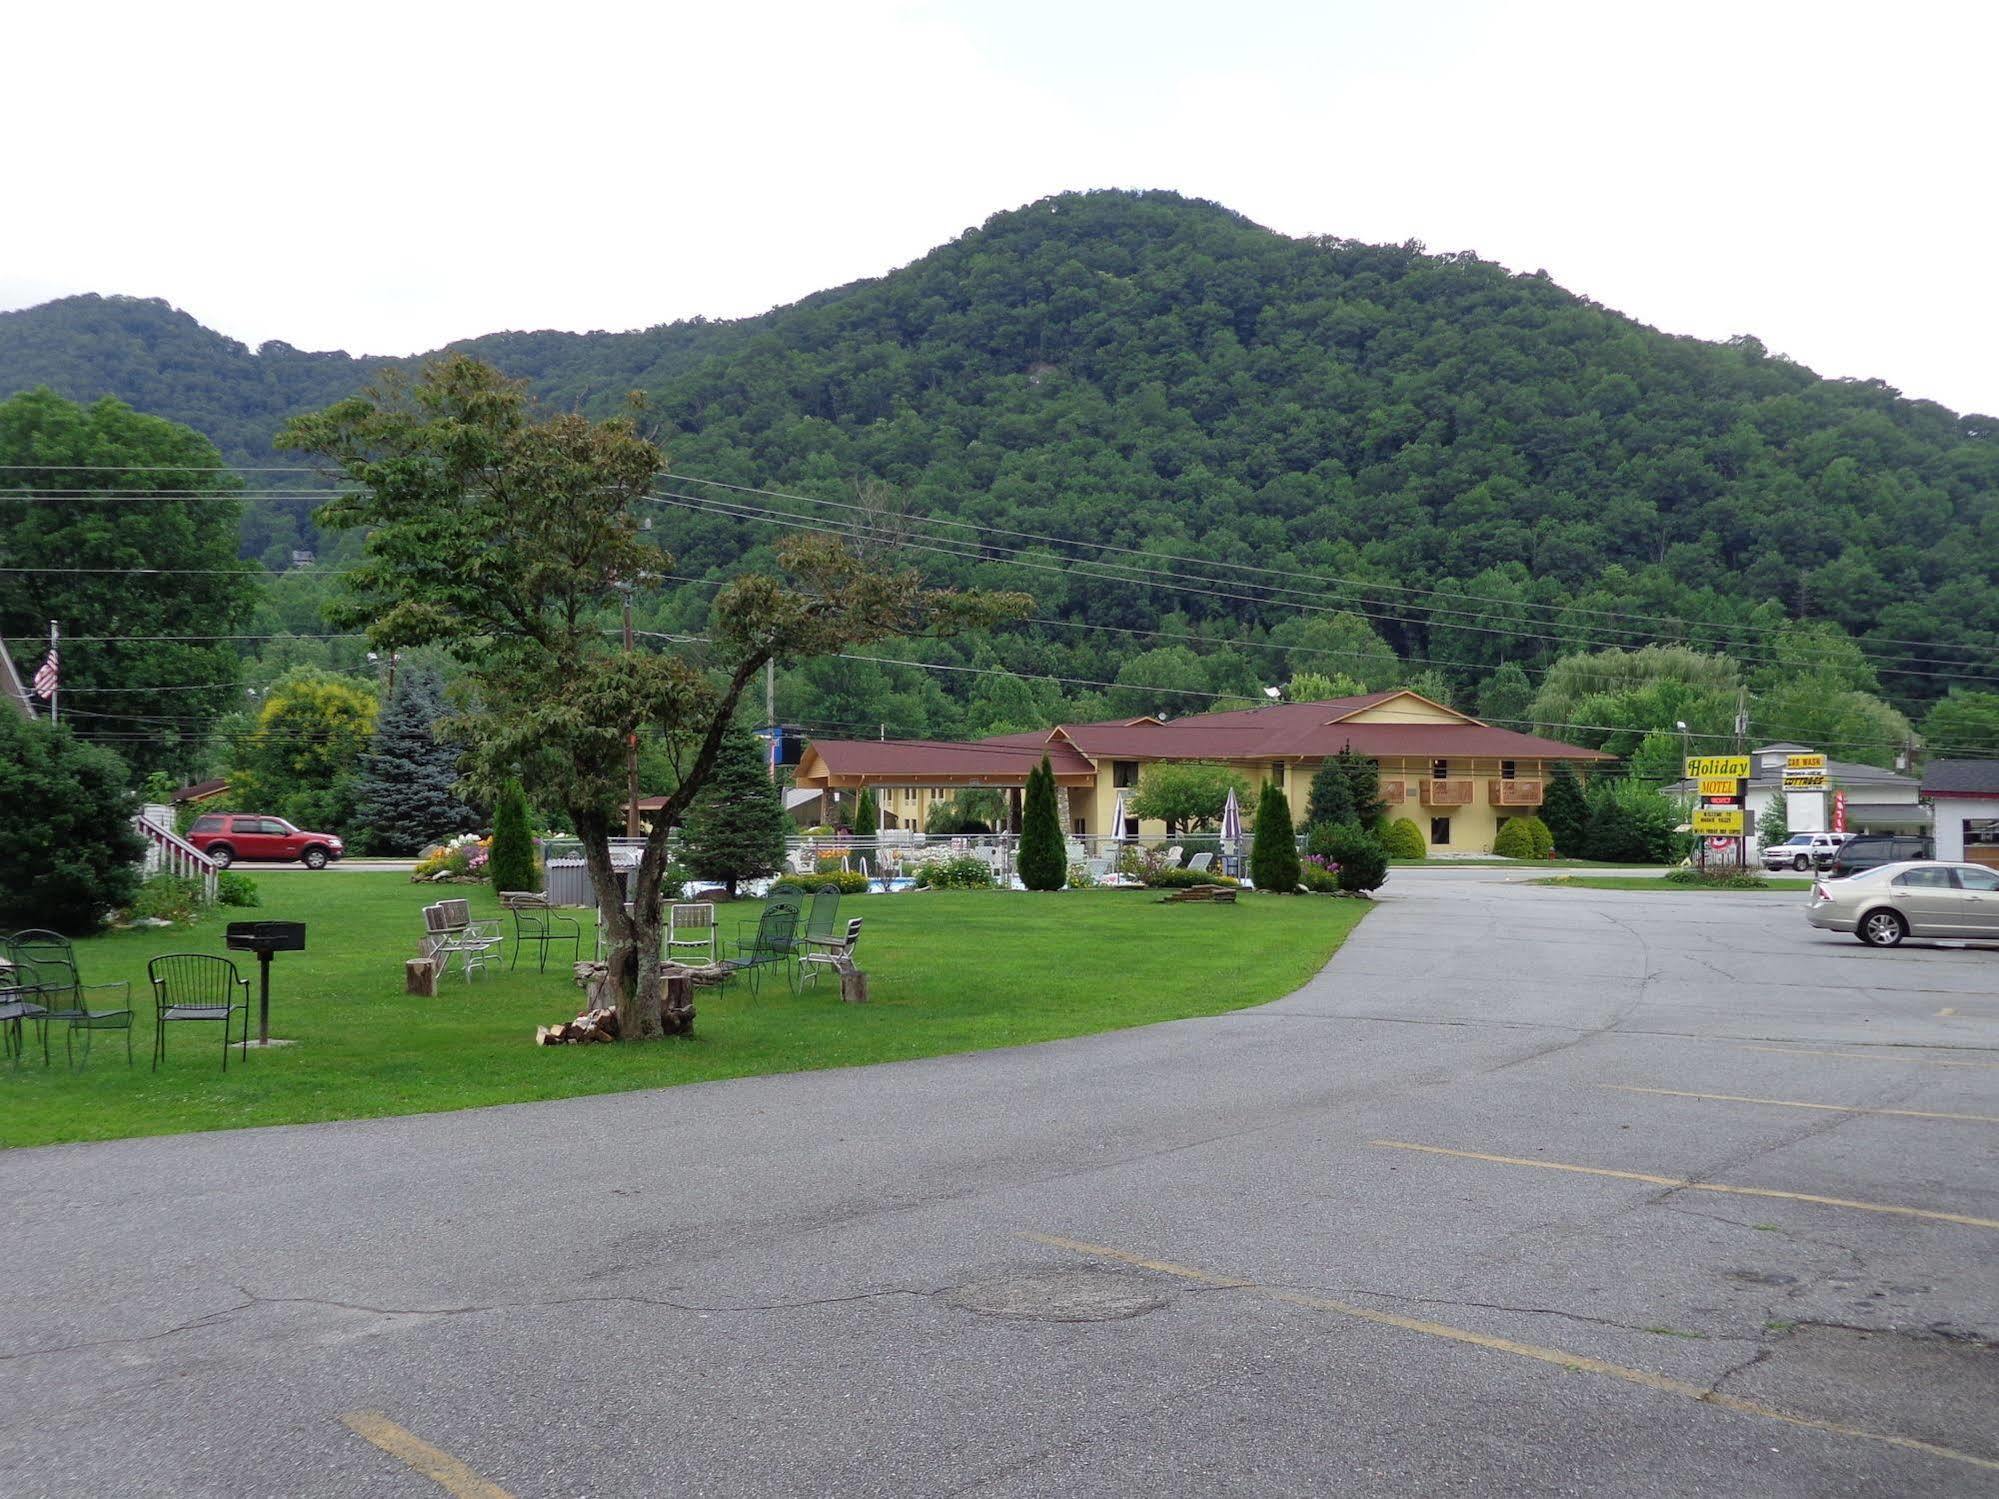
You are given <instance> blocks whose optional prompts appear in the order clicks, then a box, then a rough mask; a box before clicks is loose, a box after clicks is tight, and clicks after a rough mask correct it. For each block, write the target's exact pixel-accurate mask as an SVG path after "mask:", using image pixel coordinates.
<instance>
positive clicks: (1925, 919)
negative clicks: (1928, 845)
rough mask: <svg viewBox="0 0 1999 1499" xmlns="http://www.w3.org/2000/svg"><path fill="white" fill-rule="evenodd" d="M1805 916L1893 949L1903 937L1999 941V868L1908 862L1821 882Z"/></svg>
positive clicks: (1839, 930)
mask: <svg viewBox="0 0 1999 1499" xmlns="http://www.w3.org/2000/svg"><path fill="white" fill-rule="evenodd" d="M1856 841H1858V840H1856ZM1805 920H1807V921H1809V922H1810V923H1811V924H1812V925H1813V926H1815V927H1822V928H1824V929H1825V930H1827V931H1832V932H1851V933H1853V935H1854V936H1856V937H1858V938H1859V939H1860V940H1861V941H1862V942H1865V943H1867V944H1868V945H1869V946H1872V947H1893V946H1895V945H1896V944H1897V943H1898V942H1900V941H1901V940H1902V939H1903V938H1904V937H1969V938H1973V939H1974V940H1976V939H1983V940H1985V941H1988V942H1999V869H1989V868H1987V867H1986V866H1985V865H1983V864H1939V863H1937V862H1936V861H1935V860H1934V859H1925V860H1921V861H1908V860H1904V861H1900V862H1897V863H1894V864H1882V865H1879V866H1877V867H1876V868H1873V869H1868V870H1863V871H1861V872H1860V873H1858V874H1855V875H1850V876H1848V877H1847V878H1846V879H1843V880H1819V881H1818V882H1816V883H1815V884H1814V885H1813V886H1812V897H1811V900H1810V901H1809V902H1807V903H1806V906H1805Z"/></svg>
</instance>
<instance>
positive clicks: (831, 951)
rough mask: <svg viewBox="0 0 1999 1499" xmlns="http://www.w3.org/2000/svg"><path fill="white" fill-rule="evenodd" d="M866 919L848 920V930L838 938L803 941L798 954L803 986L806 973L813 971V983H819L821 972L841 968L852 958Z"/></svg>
mask: <svg viewBox="0 0 1999 1499" xmlns="http://www.w3.org/2000/svg"><path fill="white" fill-rule="evenodd" d="M863 919H864V918H862V917H859V916H855V917H852V918H851V919H849V920H848V922H847V930H846V932H845V934H844V935H842V936H838V937H806V938H802V939H801V945H800V949H799V953H798V980H799V984H800V985H801V986H803V984H804V982H805V971H806V969H807V968H808V967H810V968H811V970H812V981H813V982H814V983H815V984H816V983H817V982H818V981H819V970H820V969H822V968H832V969H835V970H837V969H838V968H839V966H840V965H841V964H842V963H844V962H846V961H847V960H848V959H850V958H852V957H853V955H854V944H855V943H856V942H858V941H860V940H861V922H862V920H863Z"/></svg>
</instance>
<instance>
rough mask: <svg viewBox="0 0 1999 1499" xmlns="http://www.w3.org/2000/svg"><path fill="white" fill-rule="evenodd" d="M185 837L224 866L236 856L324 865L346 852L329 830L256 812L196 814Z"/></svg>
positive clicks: (225, 867) (312, 865)
mask: <svg viewBox="0 0 1999 1499" xmlns="http://www.w3.org/2000/svg"><path fill="white" fill-rule="evenodd" d="M187 841H188V842H189V843H192V844H193V845H194V846H195V847H196V848H198V849H200V850H201V851H202V852H203V853H205V854H207V855H208V857H209V858H211V859H213V860H214V861H215V862H216V863H217V864H219V865H221V866H222V868H224V869H227V868H228V867H229V866H230V865H231V864H234V863H235V862H236V861H237V860H238V859H272V860H284V861H289V860H292V859H296V860H298V862H299V863H301V864H303V865H304V866H305V867H306V868H307V869H324V868H325V867H326V866H327V864H328V863H329V862H330V861H332V860H334V859H337V858H339V857H340V856H341V855H342V854H344V853H346V852H347V848H346V845H344V844H343V843H341V841H340V840H339V839H338V838H336V837H334V836H333V835H332V834H331V833H308V832H306V831H305V830H304V829H303V828H295V827H293V826H292V825H291V824H290V823H288V822H286V821H285V820H284V819H283V818H282V817H265V816H263V815H262V814H260V813H249V812H228V813H222V812H211V813H208V814H207V815H205V816H202V817H197V818H195V820H194V826H193V827H191V828H189V829H188V832H187Z"/></svg>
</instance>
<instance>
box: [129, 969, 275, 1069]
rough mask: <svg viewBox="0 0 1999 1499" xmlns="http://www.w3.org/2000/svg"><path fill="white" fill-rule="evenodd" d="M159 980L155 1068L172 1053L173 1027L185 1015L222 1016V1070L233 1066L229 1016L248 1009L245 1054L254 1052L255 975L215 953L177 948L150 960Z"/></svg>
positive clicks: (152, 974)
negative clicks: (251, 978)
mask: <svg viewBox="0 0 1999 1499" xmlns="http://www.w3.org/2000/svg"><path fill="white" fill-rule="evenodd" d="M146 977H147V979H148V980H150V981H151V983H152V986H153V1070H154V1071H155V1072H157V1071H159V1070H160V1062H161V1061H162V1060H163V1059H164V1058H165V1057H166V1054H167V1027H168V1026H169V1025H171V1024H173V1023H174V1022H176V1021H181V1020H219V1021H221V1022H222V1070H223V1071H224V1072H227V1071H228V1070H229V1017H230V1016H231V1015H233V1014H235V1013H236V1012H237V1011H238V1010H241V1011H242V1012H243V1055H244V1056H245V1057H246V1058H247V1057H248V1056H249V1055H250V981H249V980H248V979H246V978H244V977H243V976H242V975H240V974H239V973H237V972H236V965H235V964H234V963H232V962H230V961H229V960H228V959H227V958H218V957H216V956H215V955H214V954H213V953H203V952H177V953H167V954H165V955H163V956H161V957H157V958H154V959H153V960H152V961H151V962H150V963H148V964H147V965H146Z"/></svg>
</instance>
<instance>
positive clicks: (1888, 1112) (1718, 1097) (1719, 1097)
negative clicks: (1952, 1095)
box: [1597, 1083, 1999, 1124]
mask: <svg viewBox="0 0 1999 1499" xmlns="http://www.w3.org/2000/svg"><path fill="white" fill-rule="evenodd" d="M1597 1086H1598V1087H1599V1088H1608V1089H1609V1090H1610V1091H1611V1092H1613V1093H1650V1094H1653V1095H1655V1096H1657V1097H1659V1098H1702V1099H1707V1100H1710V1101H1712V1102H1715V1103H1763V1104H1768V1105H1770V1106H1771V1107H1772V1108H1777V1109H1823V1110H1825V1111H1826V1112H1827V1113H1831V1114H1879V1115H1882V1116H1884V1117H1887V1118H1891V1119H1955V1120H1957V1121H1958V1122H1960V1123H1963V1124H1999V1115H1995V1114H1939V1113H1934V1112H1932V1111H1931V1110H1928V1109H1863V1108H1857V1107H1855V1106H1853V1105H1851V1104H1844V1103H1805V1102H1803V1101H1801V1100H1799V1099H1796V1098H1745V1097H1744V1096H1743V1095H1742V1094H1740V1093H1683V1092H1681V1091H1680V1090H1679V1089H1678V1088H1633V1087H1630V1086H1628V1085H1626V1084H1624V1083H1598V1084H1597Z"/></svg>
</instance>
